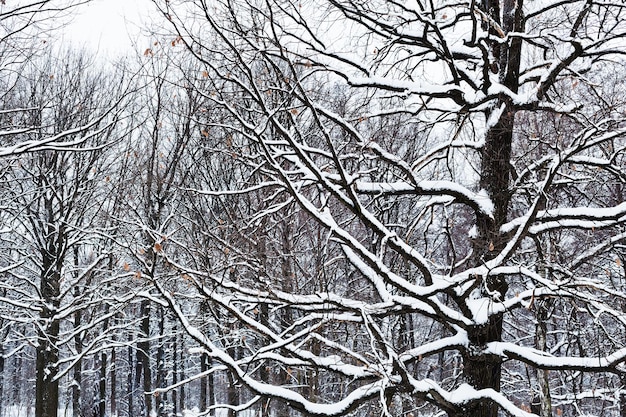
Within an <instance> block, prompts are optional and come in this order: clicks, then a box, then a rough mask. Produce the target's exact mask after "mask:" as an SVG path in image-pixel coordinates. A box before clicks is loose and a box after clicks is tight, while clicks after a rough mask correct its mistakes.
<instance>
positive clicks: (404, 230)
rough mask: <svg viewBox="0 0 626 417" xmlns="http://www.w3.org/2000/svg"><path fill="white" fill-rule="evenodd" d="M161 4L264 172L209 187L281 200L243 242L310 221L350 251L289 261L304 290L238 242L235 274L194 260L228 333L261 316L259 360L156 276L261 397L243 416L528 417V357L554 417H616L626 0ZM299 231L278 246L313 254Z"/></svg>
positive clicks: (196, 276) (199, 283) (215, 351)
mask: <svg viewBox="0 0 626 417" xmlns="http://www.w3.org/2000/svg"><path fill="white" fill-rule="evenodd" d="M155 4H157V5H158V6H159V7H160V8H161V10H162V12H163V14H164V16H165V17H166V18H167V19H168V20H169V21H170V22H171V23H172V27H173V28H174V30H175V33H174V34H173V35H172V38H173V41H172V43H173V44H174V43H176V42H178V43H182V44H184V45H185V46H186V47H187V49H188V51H189V54H190V56H191V57H193V58H194V59H195V60H196V61H197V62H200V63H202V64H203V65H204V69H203V70H202V73H201V74H202V75H201V76H200V77H199V78H200V79H201V78H202V77H205V78H208V79H210V80H211V81H210V83H206V82H198V83H197V84H196V86H197V91H198V92H199V93H200V94H202V95H203V96H204V97H205V99H206V100H208V101H209V102H211V103H213V105H214V106H217V107H220V108H221V109H223V110H224V111H225V112H226V113H227V114H228V118H227V119H222V120H220V121H210V122H208V123H207V128H211V129H221V130H223V131H227V132H229V134H227V135H224V137H225V138H228V141H229V143H230V144H231V145H230V147H231V150H230V151H229V153H230V156H231V158H232V159H233V160H235V161H236V162H235V163H234V166H236V167H238V168H239V167H241V168H242V169H238V170H237V175H238V176H239V178H238V180H237V186H236V187H232V185H231V186H229V188H228V189H213V190H203V191H204V194H205V195H207V194H210V195H216V196H218V195H221V196H226V195H242V196H243V195H251V196H255V198H261V199H262V201H263V204H258V205H256V206H255V209H257V210H258V211H257V212H256V214H255V215H254V216H251V217H250V220H249V223H248V226H249V227H250V229H240V230H243V231H245V232H246V233H245V235H246V236H247V237H248V238H249V239H250V241H251V242H256V244H259V242H258V241H255V240H254V236H255V235H254V234H253V233H251V232H250V233H248V232H249V231H250V230H252V228H254V227H257V226H258V225H259V224H261V223H263V222H265V224H271V223H272V219H273V218H274V216H279V217H280V216H282V217H283V218H287V217H288V216H289V217H293V216H300V217H302V218H304V219H307V221H311V222H313V223H315V227H313V228H312V233H314V234H315V233H316V234H317V235H318V239H320V240H319V242H323V243H324V245H323V248H322V245H320V243H319V242H318V243H316V245H314V246H313V247H315V248H316V249H315V250H316V251H322V252H323V253H324V254H326V255H327V256H328V258H326V259H325V261H324V262H323V263H321V264H320V263H317V264H315V263H314V262H312V259H313V258H314V257H315V256H316V255H317V253H315V252H313V253H308V254H307V255H308V257H307V256H306V255H301V259H303V260H304V259H307V262H309V263H310V265H316V268H317V269H316V270H313V271H311V270H308V271H307V270H306V269H301V270H298V269H297V268H291V267H287V269H290V270H291V271H293V274H294V275H296V277H295V278H294V282H298V281H299V280H303V281H307V285H301V286H297V285H293V286H291V287H290V288H285V287H281V286H280V284H279V283H281V282H284V280H283V278H282V277H281V271H284V270H283V269H281V268H277V267H275V268H270V269H267V268H263V267H262V265H263V262H262V256H260V257H259V256H254V254H252V253H250V252H249V251H248V250H246V249H245V247H243V249H242V250H237V249H240V248H242V246H240V245H239V246H238V245H236V244H234V243H233V242H231V241H228V240H227V239H225V240H222V241H220V240H217V241H216V242H219V244H221V245H222V246H223V248H224V249H228V252H229V254H230V255H229V257H228V259H225V260H224V261H223V263H222V265H221V266H220V267H218V268H211V269H209V270H208V271H207V270H200V269H194V268H193V267H192V265H191V264H189V265H185V264H184V263H183V262H182V261H181V262H180V263H179V264H178V267H179V268H180V269H181V270H182V271H184V273H185V274H186V276H187V277H188V280H190V282H193V283H194V284H195V290H196V291H197V294H198V296H199V297H201V298H204V299H205V300H207V301H209V302H210V303H211V304H212V305H214V306H219V308H220V309H221V311H223V314H224V315H223V316H222V317H221V320H223V321H228V320H231V321H235V322H238V323H241V324H242V325H243V326H245V331H244V332H243V334H245V339H240V342H241V345H240V346H241V349H237V351H236V352H237V354H236V355H235V354H233V352H234V351H233V350H232V349H229V347H228V346H222V345H220V344H219V343H216V341H215V340H214V338H213V337H212V336H211V334H210V333H208V332H203V331H202V330H201V329H200V328H199V327H198V326H195V325H194V324H193V323H192V321H191V320H190V318H189V316H188V314H186V311H187V310H186V309H185V306H186V305H187V304H186V303H185V302H184V301H183V300H184V299H186V298H180V299H179V298H178V297H177V295H176V294H174V293H172V292H170V291H167V290H166V289H165V287H164V286H163V285H162V282H160V281H159V280H157V281H155V285H156V286H157V288H158V289H159V290H160V292H161V296H162V297H163V298H164V299H165V300H166V301H167V303H168V304H169V306H170V308H171V309H172V310H173V311H174V312H175V313H176V315H177V317H178V320H179V321H180V322H181V325H182V326H184V328H185V329H186V331H187V332H188V334H189V335H190V336H191V337H192V338H193V339H194V340H195V343H197V344H198V345H199V352H202V354H204V355H206V356H208V357H209V358H210V359H211V362H212V363H213V364H214V365H213V369H214V370H215V371H214V372H217V371H218V370H219V369H228V371H229V372H230V373H231V374H232V375H235V377H236V379H237V383H238V384H243V386H245V387H246V389H247V390H249V392H250V393H251V396H250V397H246V398H245V399H246V401H247V402H246V403H245V404H243V405H236V409H241V408H245V407H246V406H251V404H253V403H255V402H256V401H258V400H259V399H260V398H262V397H271V398H275V399H278V400H281V401H284V402H285V403H287V404H288V405H289V406H290V407H291V408H293V409H294V410H298V411H301V412H303V413H306V414H311V415H320V416H321V415H325V416H327V415H342V414H346V413H349V412H351V411H354V410H359V409H362V410H364V412H365V410H366V407H368V404H369V402H370V400H375V404H376V405H375V406H376V407H378V408H379V409H380V410H381V411H382V412H384V413H385V414H387V415H397V414H401V413H402V414H404V413H408V412H417V411H418V410H421V409H422V407H425V409H426V410H431V411H432V412H434V410H440V411H443V412H445V413H447V414H448V415H449V416H465V415H470V416H491V417H495V416H496V415H497V414H498V412H499V411H500V410H502V411H503V412H505V413H508V414H511V415H527V413H528V412H530V406H529V404H530V402H531V400H532V389H531V388H530V387H529V386H528V385H529V384H528V380H527V379H524V381H520V380H517V381H516V380H515V379H514V377H513V375H516V370H517V369H519V368H520V367H527V368H529V369H533V370H535V371H537V372H538V374H537V375H538V376H537V378H539V379H540V380H541V381H542V382H541V383H542V393H543V398H544V400H543V402H542V405H541V411H540V412H541V414H543V415H550V413H552V410H551V409H550V408H552V407H558V408H559V409H560V410H561V412H563V410H564V409H565V408H568V407H572V410H573V408H574V407H577V408H578V409H579V410H593V412H594V413H599V412H600V411H598V410H607V411H606V413H607V414H609V413H616V410H615V409H611V407H612V405H611V404H614V403H611V401H610V397H611V396H615V397H618V396H619V393H620V392H621V391H620V390H621V388H620V387H621V385H620V384H621V382H620V377H619V376H620V375H621V374H622V373H623V371H624V369H623V362H624V360H625V359H626V347H625V346H624V343H623V340H619V339H616V338H614V337H611V334H612V333H614V332H619V333H620V334H621V332H622V331H623V328H624V324H625V323H624V318H623V313H622V310H621V309H618V308H615V301H614V300H615V299H616V298H617V299H619V300H623V299H624V296H625V293H624V287H623V285H624V276H623V270H620V269H619V268H616V265H618V266H619V262H621V261H619V260H620V259H621V257H620V256H622V255H621V252H620V251H621V250H622V249H621V248H623V244H624V239H625V238H626V234H625V232H624V224H625V222H626V205H625V203H624V202H623V195H622V194H621V193H622V191H620V190H622V189H623V183H624V180H625V173H624V152H625V140H624V133H625V132H624V117H623V114H624V107H623V101H621V100H620V99H617V98H616V99H615V100H614V99H608V100H607V98H606V97H607V95H609V94H611V90H610V89H611V86H610V84H611V83H608V82H606V81H607V79H608V77H607V75H608V74H611V73H619V74H621V73H623V71H624V68H623V57H622V55H623V48H622V47H621V46H620V45H621V42H623V36H624V33H625V32H624V20H623V18H622V15H623V12H624V10H623V5H622V4H621V3H617V2H596V1H593V0H592V1H573V2H551V3H544V2H533V1H527V2H524V1H521V0H517V1H509V0H503V1H491V0H486V1H482V2H474V1H472V2H467V3H463V2H462V3H458V2H447V1H436V2H421V1H415V2H409V3H406V2H396V1H374V2H352V1H343V0H331V1H328V2H306V3H305V2H290V1H273V0H267V1H245V0H242V1H223V2H222V1H217V2H213V3H211V4H210V5H209V4H208V3H206V2H204V1H190V2H175V1H166V2H161V1H158V0H155ZM190 15H192V16H193V19H191V20H190V19H189V16H190ZM337 91H346V92H347V93H346V94H345V96H347V97H348V99H347V101H344V103H343V105H342V106H339V105H338V103H339V102H340V100H338V99H337V95H336V92H337ZM393 119H395V122H393V123H391V120H393ZM529 121H531V122H533V121H534V123H536V124H537V126H538V128H537V129H533V128H531V125H530V124H529ZM549 123H553V128H551V127H549ZM394 125H398V126H399V127H398V128H396V129H395V130H393V129H390V127H391V126H394ZM233 144H235V145H236V146H237V150H235V149H234V148H232V147H233ZM530 149H533V152H529V150H530ZM224 160H227V159H226V158H225V159H224ZM261 191H262V193H261ZM609 195H611V196H614V197H611V198H608V197H607V196H609ZM261 196H266V197H261ZM294 206H296V207H298V210H295V211H294V210H293V207H294ZM305 223H306V222H305ZM287 233H288V238H287V240H286V241H285V242H283V243H282V244H280V245H277V246H276V254H277V255H278V256H280V257H283V258H284V259H289V260H290V262H291V261H295V260H296V259H298V257H297V256H296V253H297V252H298V251H299V250H302V249H304V247H298V242H297V241H295V242H294V239H293V236H292V233H295V231H294V230H293V229H292V230H289V231H288V232H287ZM262 252H263V251H262ZM265 253H266V252H265ZM303 262H304V261H303ZM276 265H277V264H274V266H276ZM225 271H230V273H225ZM265 273H267V274H268V275H269V276H267V277H266V276H265ZM290 273H291V272H290ZM307 273H309V274H311V275H312V276H309V277H307V275H306V274H307ZM616 276H617V277H619V278H618V279H616V278H615V277H616ZM305 278H309V279H308V280H307V279H305ZM551 305H552V306H557V305H558V306H559V308H560V309H561V310H560V311H561V312H563V313H566V312H567V313H568V314H567V315H565V314H563V315H559V316H555V315H552V316H551V317H549V316H548V315H546V311H545V309H548V310H549V309H550V308H551ZM287 308H288V309H289V310H290V312H291V313H290V314H288V315H285V314H279V312H281V311H284V310H285V309H287ZM265 309H267V310H265ZM534 309H537V314H538V316H537V317H538V319H539V325H538V326H539V327H538V328H536V327H535V324H534V322H533V319H530V318H528V315H529V314H530V312H531V311H532V310H534ZM257 311H267V312H268V314H266V315H263V314H258V313H257ZM524 318H526V320H524ZM548 320H551V321H550V324H549V326H548V325H547V324H546V323H547V321H548ZM407 323H411V324H410V325H409V324H407ZM542 323H543V324H542ZM573 323H575V325H576V326H577V327H578V328H579V330H578V331H577V332H573V331H571V326H572V324H573ZM520 325H521V326H524V327H522V328H519V327H518V326H520ZM542 326H545V327H544V328H542ZM418 328H419V329H424V328H431V329H433V331H431V332H424V333H420V332H418V331H417V329H418ZM399 329H402V330H399ZM542 329H543V330H542ZM407 330H408V331H409V332H411V333H410V334H409V335H407V338H408V339H407V338H398V337H397V336H398V331H402V332H405V331H407ZM536 333H537V334H538V339H537V343H536V344H535V340H532V339H533V338H527V337H525V336H522V335H523V334H532V335H534V334H536ZM239 334H242V333H239ZM542 335H543V336H542ZM592 336H593V337H592ZM263 367H270V368H274V367H280V368H282V369H285V370H288V373H289V376H290V377H293V376H294V375H296V374H297V373H303V374H305V373H306V372H310V370H315V373H316V375H317V376H316V377H317V378H320V379H319V381H320V384H323V385H325V386H324V387H315V389H314V391H316V392H314V393H313V392H311V389H313V387H311V386H307V387H306V389H305V388H304V387H303V386H302V385H300V384H290V383H283V384H275V381H272V380H267V379H266V378H264V377H263V373H262V372H250V370H251V369H261V368H263ZM438 367H441V368H442V369H441V370H440V372H434V370H435V369H436V368H438ZM547 371H551V374H552V375H559V376H560V377H561V379H560V380H561V382H557V381H556V379H554V378H553V379H550V378H548V377H547V376H546V374H545V372H547ZM207 372H211V370H208V371H207ZM541 373H543V376H541ZM533 378H534V377H533ZM503 382H506V386H504V385H503ZM555 384H562V385H558V386H555ZM573 385H575V387H574V386H573ZM330 386H332V387H334V388H333V389H327V388H328V387H330ZM570 388H573V389H574V392H575V394H574V395H573V396H569V397H568V396H567V395H566V393H565V391H566V390H567V389H570ZM550 390H552V391H553V393H552V394H554V391H556V390H558V391H560V392H561V393H562V394H563V395H560V396H559V399H558V401H557V396H556V395H552V397H551V398H552V401H550V400H549V398H550V397H549V396H548V392H549V391H550ZM254 395H256V396H254ZM598 404H602V405H601V406H598ZM222 406H224V407H228V408H231V409H232V408H233V407H234V406H235V404H229V403H228V400H227V401H226V402H225V403H223V404H222ZM621 406H622V407H623V406H624V405H621ZM572 412H573V411H572Z"/></svg>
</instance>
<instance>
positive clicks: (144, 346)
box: [135, 300, 152, 416]
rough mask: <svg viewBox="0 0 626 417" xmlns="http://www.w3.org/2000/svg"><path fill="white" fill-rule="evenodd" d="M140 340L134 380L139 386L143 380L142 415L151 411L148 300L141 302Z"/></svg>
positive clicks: (147, 414) (146, 414)
mask: <svg viewBox="0 0 626 417" xmlns="http://www.w3.org/2000/svg"><path fill="white" fill-rule="evenodd" d="M140 314H141V337H142V339H141V341H140V342H139V343H137V348H138V349H137V364H136V374H135V382H136V384H137V386H140V384H141V381H143V385H142V386H143V392H144V409H143V412H142V415H143V416H149V415H150V413H151V412H152V394H150V393H149V392H150V391H151V390H152V368H151V367H150V365H151V364H150V340H149V338H150V302H149V301H145V300H144V301H142V302H141V312H140Z"/></svg>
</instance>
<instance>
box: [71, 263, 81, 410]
mask: <svg viewBox="0 0 626 417" xmlns="http://www.w3.org/2000/svg"><path fill="white" fill-rule="evenodd" d="M77 264H78V260H77V254H76V252H74V266H75V267H77V266H78V265H77ZM78 297H80V288H79V286H78V285H77V286H76V287H74V298H75V299H76V298H78ZM81 321H82V314H81V311H80V309H78V310H76V313H74V331H75V332H76V335H75V336H74V349H76V353H77V354H78V355H80V354H81V353H82V351H83V341H82V338H81V337H80V332H79V331H78V329H79V328H80V325H81ZM82 375H83V361H82V359H78V360H77V361H76V364H75V365H74V383H73V384H72V414H73V416H74V417H80V416H81V415H82V407H81V401H80V399H81V390H82V382H83V381H82Z"/></svg>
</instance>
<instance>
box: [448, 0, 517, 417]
mask: <svg viewBox="0 0 626 417" xmlns="http://www.w3.org/2000/svg"><path fill="white" fill-rule="evenodd" d="M482 4H483V6H482V7H483V11H484V12H485V13H487V14H488V15H489V16H490V17H491V18H492V19H493V21H494V22H496V23H498V24H499V25H501V27H502V29H503V30H504V32H505V33H509V32H522V31H523V28H524V18H523V15H522V7H523V0H503V1H499V0H484V1H483V3H482ZM500 16H502V19H501V18H500ZM487 29H488V30H490V31H492V32H493V31H494V30H495V29H494V28H493V27H491V26H490V27H488V28H487ZM494 36H496V37H497V34H496V33H494ZM494 39H495V38H494ZM490 48H491V51H490V52H491V56H492V57H493V62H491V63H490V64H489V65H488V66H489V70H490V71H491V72H497V73H499V75H500V77H499V78H500V82H501V83H502V84H504V85H505V86H506V87H508V88H509V89H510V90H511V91H513V92H517V91H518V86H519V81H518V79H519V66H520V61H519V59H520V55H521V50H520V48H521V41H519V40H516V39H514V40H512V41H511V42H510V44H508V45H507V44H506V43H505V44H503V43H500V42H498V41H494V42H493V43H492V44H491V45H490ZM499 111H502V113H501V116H500V117H499V119H498V121H497V123H495V124H494V125H493V126H491V127H489V129H488V131H487V133H486V137H485V144H484V146H483V149H482V154H481V167H480V184H479V186H480V188H481V189H482V190H485V191H486V192H487V194H488V195H489V196H490V197H491V200H492V202H493V207H494V212H493V216H492V217H488V216H485V215H478V216H477V219H476V226H477V231H478V234H477V238H476V239H475V241H474V242H473V264H474V266H479V265H482V264H483V263H485V262H487V261H489V260H491V259H493V258H495V256H496V255H497V254H499V253H500V252H501V251H502V249H504V247H505V246H506V243H507V237H506V236H504V235H502V234H501V233H500V227H501V226H502V225H503V224H504V223H505V222H506V221H507V217H508V213H509V210H510V207H509V204H510V198H511V192H510V189H509V187H510V180H511V170H512V165H511V150H512V144H513V130H514V127H515V113H516V108H515V106H514V104H513V103H512V102H511V101H510V99H508V98H507V97H504V96H502V97H501V98H500V99H498V100H496V102H495V103H494V105H493V107H492V109H491V111H488V112H487V114H486V118H487V119H489V117H490V116H492V113H493V112H499ZM479 285H480V290H481V292H482V295H483V296H487V297H491V298H492V299H493V301H494V302H497V301H498V298H500V299H504V296H505V294H506V292H507V290H508V283H507V282H506V279H505V278H504V277H503V276H498V275H493V276H488V277H487V279H486V280H485V281H484V282H481V283H480V284H479ZM498 293H499V297H498ZM461 302H463V301H461ZM503 319H504V317H503V315H502V314H497V315H492V316H491V317H490V319H489V320H488V322H487V323H485V324H482V325H477V326H474V327H472V328H469V329H468V338H469V342H470V343H469V346H468V349H466V350H465V352H464V353H463V373H464V376H465V379H466V381H467V382H468V383H469V384H471V385H472V386H473V387H474V388H475V389H484V388H491V389H494V390H496V391H500V379H501V373H502V370H501V368H502V360H501V358H500V357H499V356H497V355H487V354H485V353H483V348H484V346H485V345H486V344H487V343H489V342H494V341H501V340H502V322H503ZM450 414H451V415H464V416H471V417H497V415H498V407H497V405H496V404H493V403H492V402H490V401H479V402H476V403H474V404H470V405H468V407H467V408H466V409H465V410H463V411H462V413H461V414H458V413H450Z"/></svg>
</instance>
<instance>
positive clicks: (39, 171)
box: [2, 52, 125, 416]
mask: <svg viewBox="0 0 626 417" xmlns="http://www.w3.org/2000/svg"><path fill="white" fill-rule="evenodd" d="M36 64H37V65H33V68H32V69H31V71H30V72H29V73H24V74H23V80H22V81H21V82H20V83H19V84H18V87H19V88H17V89H16V91H17V92H19V93H20V94H19V95H16V97H14V100H16V101H17V102H20V103H21V104H20V107H21V108H23V109H26V108H28V109H30V110H28V111H24V112H23V115H22V117H23V118H24V119H28V120H23V121H20V122H19V123H22V122H23V123H24V124H29V125H32V126H39V128H38V129H37V130H34V131H30V130H29V131H24V132H21V133H19V134H17V133H16V134H15V137H14V140H15V141H16V143H34V142H37V141H39V140H40V139H41V138H43V137H50V136H54V135H55V132H59V131H63V132H74V133H73V134H72V135H69V134H68V135H66V136H65V140H66V141H68V142H73V145H72V147H75V148H76V149H75V151H74V152H57V151H54V150H47V151H40V152H34V153H31V154H27V155H22V156H21V157H20V158H16V157H6V158H5V159H4V160H3V162H2V166H3V169H4V182H3V190H2V194H3V198H4V200H3V202H4V204H5V206H4V207H3V212H4V216H5V220H6V222H5V227H6V228H5V229H3V231H2V238H3V240H4V241H5V242H7V245H8V246H9V247H10V248H11V250H10V252H8V253H6V254H3V255H4V256H3V263H5V265H7V269H8V272H9V274H10V275H9V276H10V277H11V279H10V280H7V281H6V282H5V283H3V288H4V289H5V294H4V297H3V298H2V303H3V304H4V305H6V306H9V307H10V306H12V307H13V310H14V311H13V312H12V313H11V314H10V316H9V317H11V318H12V321H13V322H14V323H19V325H20V327H23V326H26V329H25V331H24V333H22V334H21V336H20V335H19V333H20V330H18V331H16V332H15V334H14V335H12V336H15V337H17V338H18V340H20V339H21V341H20V342H21V343H27V342H28V343H32V345H33V346H34V347H35V361H36V366H35V371H36V383H35V393H34V394H35V395H34V398H35V413H36V415H37V416H56V415H57V410H58V408H59V404H60V403H59V383H60V379H61V378H62V377H63V376H64V375H66V374H68V373H70V371H72V370H74V377H75V382H74V384H73V397H74V406H75V407H76V408H75V409H74V412H75V413H76V415H80V413H81V407H80V395H81V393H80V387H81V373H82V359H83V357H84V356H85V355H88V354H90V353H92V352H94V351H95V350H97V349H98V348H100V347H102V346H103V345H106V343H107V342H108V340H107V335H106V333H105V334H98V333H100V328H101V324H102V321H103V320H106V318H107V315H106V314H105V315H102V316H99V315H96V314H93V313H94V310H95V309H97V306H100V305H101V303H106V302H107V299H108V300H109V301H108V302H110V295H107V294H105V293H104V291H103V288H104V287H103V286H104V285H105V283H106V282H108V278H106V277H104V278H103V277H102V276H99V274H98V271H99V269H100V268H101V267H103V263H104V260H105V259H106V258H107V257H108V255H107V253H106V250H105V247H106V245H104V247H103V246H102V245H101V244H100V243H99V242H100V239H99V238H98V235H99V233H102V229H101V228H99V226H98V225H96V224H94V220H95V219H97V218H99V216H100V215H101V212H102V211H103V210H104V208H105V207H106V204H107V200H108V196H107V193H106V191H107V189H106V187H103V186H102V184H104V183H105V182H106V181H105V178H106V172H107V170H108V169H110V168H111V166H112V165H111V162H112V161H111V159H110V158H109V157H108V155H107V149H109V147H110V145H111V143H114V142H116V141H117V140H118V138H117V135H120V137H121V136H123V133H122V130H121V129H118V128H117V127H118V122H119V119H117V118H113V119H110V118H109V117H106V118H105V117H103V116H101V114H100V112H105V113H107V112H108V107H109V106H110V105H111V103H112V102H115V101H116V100H118V99H119V98H118V97H119V96H118V95H117V93H119V94H123V93H124V91H123V89H122V88H120V90H119V91H117V92H116V91H115V90H111V89H108V91H107V92H106V93H105V88H104V86H105V85H107V84H109V83H110V81H109V80H110V79H109V78H108V76H107V75H106V73H104V72H101V73H100V74H91V73H90V72H89V71H90V66H89V61H88V59H87V57H86V56H85V55H79V54H74V53H71V52H68V53H66V54H65V55H64V56H63V58H62V60H60V61H56V60H53V59H50V60H47V61H45V60H37V63H36ZM116 82H119V83H120V84H119V85H121V86H123V85H124V84H125V82H124V80H123V79H120V78H118V79H116ZM8 117H12V118H14V117H16V115H15V114H13V115H11V116H8ZM93 117H96V118H100V119H101V123H100V124H92V128H93V131H92V132H89V133H87V132H83V131H82V129H78V130H76V129H74V127H75V126H82V125H83V124H84V123H91V122H89V121H90V120H93V119H92V118H93ZM13 121H14V122H16V121H15V120H13ZM9 242H10V243H9ZM122 299H123V295H122V294H119V300H122ZM70 321H71V322H72V325H71V326H69V322H70ZM94 332H95V333H94ZM5 342H6V341H5ZM26 347H27V345H22V346H21V347H19V345H18V349H16V351H15V352H13V353H14V354H16V353H17V352H18V351H20V350H23V349H26Z"/></svg>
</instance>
